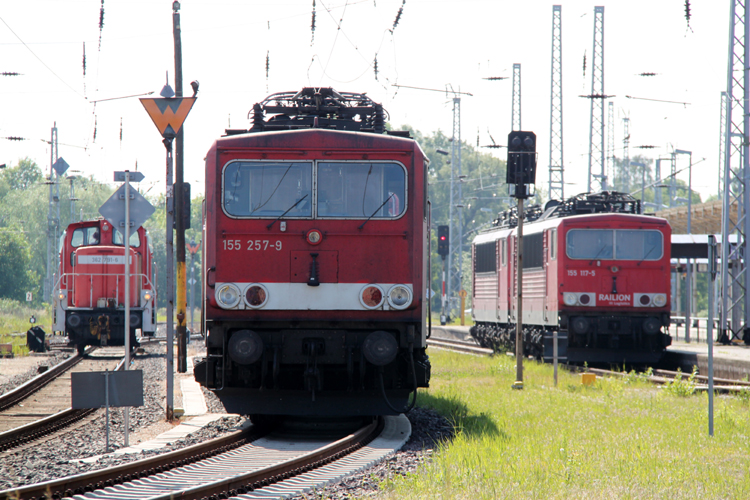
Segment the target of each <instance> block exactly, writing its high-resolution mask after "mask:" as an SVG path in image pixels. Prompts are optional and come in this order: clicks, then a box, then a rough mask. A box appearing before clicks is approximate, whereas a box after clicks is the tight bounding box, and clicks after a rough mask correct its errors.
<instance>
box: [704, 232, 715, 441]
mask: <svg viewBox="0 0 750 500" xmlns="http://www.w3.org/2000/svg"><path fill="white" fill-rule="evenodd" d="M708 266H709V269H708V277H709V284H708V328H707V332H706V340H708V435H709V436H713V435H714V287H713V282H714V280H715V279H716V238H715V237H714V235H713V234H709V235H708Z"/></svg>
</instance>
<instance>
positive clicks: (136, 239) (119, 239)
mask: <svg viewBox="0 0 750 500" xmlns="http://www.w3.org/2000/svg"><path fill="white" fill-rule="evenodd" d="M123 240H124V238H123V235H122V233H121V232H120V230H119V229H118V230H116V231H114V232H113V233H112V244H113V245H118V246H122V244H123ZM130 246H131V247H139V246H141V237H140V236H139V235H138V232H137V231H135V232H132V233H130Z"/></svg>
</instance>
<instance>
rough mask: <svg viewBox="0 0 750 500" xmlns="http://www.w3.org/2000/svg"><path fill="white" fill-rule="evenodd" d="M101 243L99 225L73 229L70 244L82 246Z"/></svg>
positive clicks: (74, 246) (75, 246) (76, 246)
mask: <svg viewBox="0 0 750 500" xmlns="http://www.w3.org/2000/svg"><path fill="white" fill-rule="evenodd" d="M98 244H99V227H98V226H91V227H82V228H78V229H76V230H74V231H73V234H72V235H71V237H70V246H72V247H73V248H78V247H82V246H90V245H98Z"/></svg>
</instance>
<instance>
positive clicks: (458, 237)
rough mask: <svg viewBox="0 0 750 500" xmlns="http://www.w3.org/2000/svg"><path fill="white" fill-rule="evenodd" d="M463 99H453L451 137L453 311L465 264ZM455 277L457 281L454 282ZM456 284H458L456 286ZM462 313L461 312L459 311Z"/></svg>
mask: <svg viewBox="0 0 750 500" xmlns="http://www.w3.org/2000/svg"><path fill="white" fill-rule="evenodd" d="M456 169H458V174H457V175H458V182H456V180H455V178H456V174H455V172H456ZM461 180H462V176H461V98H460V97H454V98H453V136H452V137H451V193H450V207H449V209H448V211H449V231H448V273H447V274H448V276H447V278H446V295H447V297H448V310H452V309H453V304H454V302H453V301H454V300H455V298H456V294H455V293H453V292H454V288H456V287H457V289H458V290H461V285H462V284H461V279H462V276H463V273H462V267H463V266H462V264H463V256H462V247H463V245H462V244H461V243H462V240H463V236H462V233H463V224H462V216H463V210H462V207H463V204H462V202H461V200H462V193H461ZM456 184H458V193H457V199H458V203H455V201H454V200H455V199H456V198H454V195H453V193H454V190H455V186H456ZM454 205H458V207H457V208H458V217H457V219H458V220H457V221H455V223H454V220H453V207H454ZM454 226H457V227H456V230H455V231H454ZM456 245H458V248H456ZM454 253H455V254H457V255H456V257H457V260H458V266H456V267H457V270H456V269H454V265H453V254H454ZM454 277H455V281H454ZM454 282H455V283H457V284H455V285H454ZM459 313H460V311H459Z"/></svg>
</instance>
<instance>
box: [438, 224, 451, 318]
mask: <svg viewBox="0 0 750 500" xmlns="http://www.w3.org/2000/svg"><path fill="white" fill-rule="evenodd" d="M448 241H450V232H449V233H448ZM448 248H449V249H450V244H449V245H448ZM442 299H443V311H442V313H441V315H440V324H441V325H445V323H446V322H447V319H448V316H447V310H446V304H445V302H446V300H445V257H443V295H442Z"/></svg>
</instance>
